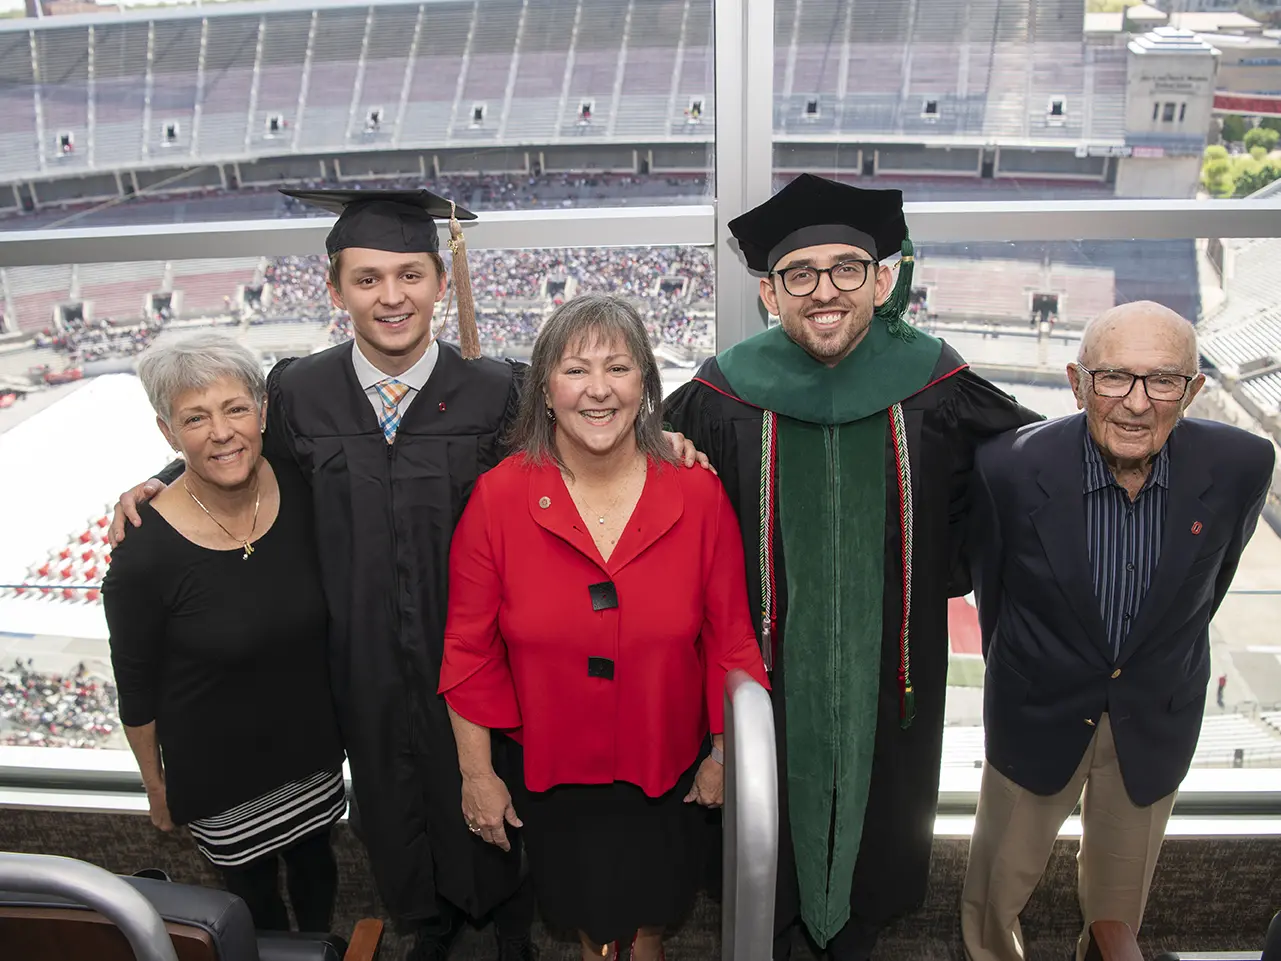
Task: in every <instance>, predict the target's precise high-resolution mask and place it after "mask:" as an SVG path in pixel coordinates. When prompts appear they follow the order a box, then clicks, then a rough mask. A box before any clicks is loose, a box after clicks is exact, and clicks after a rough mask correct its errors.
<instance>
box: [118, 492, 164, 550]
mask: <svg viewBox="0 0 1281 961" xmlns="http://www.w3.org/2000/svg"><path fill="white" fill-rule="evenodd" d="M165 486H166V485H165V482H164V481H162V480H161V479H160V478H158V477H153V478H151V479H150V480H148V481H144V482H143V483H141V484H139V485H138V486H137V487H134V488H131V489H130V490H127V491H125V492H124V493H123V494H121V495H120V500H118V501H116V511H115V514H114V515H113V516H112V518H111V529H110V531H109V532H108V536H109V537H110V540H111V546H112V547H113V548H114V547H116V546H118V545H119V544H120V542H121V541H123V540H124V539H125V521H126V520H128V521H129V523H130V524H132V525H133V526H134V527H141V526H142V515H140V514H139V513H138V508H139V507H140V506H141V505H143V504H145V503H147V501H149V500H151V499H152V498H153V497H155V496H156V495H157V494H159V493H160V492H161V491H162V490H164V489H165Z"/></svg>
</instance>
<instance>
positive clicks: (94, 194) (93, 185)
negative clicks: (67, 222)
mask: <svg viewBox="0 0 1281 961" xmlns="http://www.w3.org/2000/svg"><path fill="white" fill-rule="evenodd" d="M32 189H33V192H34V193H35V195H36V198H37V202H38V203H41V204H65V203H72V202H74V201H79V200H109V199H110V198H112V197H118V196H119V195H120V182H119V181H118V180H117V179H116V176H115V174H98V175H96V176H91V177H68V178H66V179H64V180H45V181H41V182H40V183H37V184H33V185H32Z"/></svg>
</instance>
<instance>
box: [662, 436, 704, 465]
mask: <svg viewBox="0 0 1281 961" xmlns="http://www.w3.org/2000/svg"><path fill="white" fill-rule="evenodd" d="M663 437H664V439H666V441H667V443H669V444H671V445H672V453H673V454H675V455H676V459H677V460H679V461H680V462H681V463H682V464H683V465H685V466H686V467H693V466H694V465H695V464H698V466H699V467H702V468H703V469H704V470H709V471H711V472H712V473H713V474H715V473H716V468H715V467H713V466H712V462H711V461H709V460H708V459H707V455H706V454H704V453H703V452H702V451H701V450H699V449H698V448H697V447H695V446H694V442H693V441H692V440H690V439H689V438H688V437H686V436H685V435H684V434H682V433H680V432H679V431H670V430H665V431H663Z"/></svg>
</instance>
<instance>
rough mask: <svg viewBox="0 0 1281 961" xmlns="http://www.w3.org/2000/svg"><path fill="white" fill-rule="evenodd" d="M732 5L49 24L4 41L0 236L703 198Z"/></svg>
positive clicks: (410, 9) (36, 24)
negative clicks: (374, 193)
mask: <svg viewBox="0 0 1281 961" xmlns="http://www.w3.org/2000/svg"><path fill="white" fill-rule="evenodd" d="M712 6H713V0H580V2H570V3H566V2H564V0H530V2H528V3H523V2H522V0H481V2H480V3H473V2H472V0H444V2H441V3H430V4H426V5H417V4H378V5H374V6H372V7H369V6H366V7H351V8H333V9H330V8H325V9H320V10H317V11H314V12H313V11H311V10H295V9H275V10H267V11H266V13H265V14H264V13H263V11H262V10H260V9H258V8H257V7H256V6H255V5H251V4H235V5H217V6H216V7H211V8H209V10H208V12H207V14H206V15H204V16H195V17H193V16H190V15H187V12H186V11H183V12H182V15H181V16H179V15H177V14H175V13H172V12H168V11H165V10H164V9H161V10H160V11H159V12H157V13H155V14H154V19H150V20H138V21H133V22H130V23H127V24H114V23H112V24H104V25H102V26H97V27H96V28H95V30H94V31H93V32H90V31H89V30H88V29H87V28H86V27H85V26H84V25H82V24H81V25H77V24H71V23H63V22H61V21H60V18H46V19H44V20H39V21H30V23H31V24H32V29H33V30H34V31H35V36H36V38H37V42H36V44H35V45H34V46H31V45H30V44H28V43H27V36H26V34H25V33H9V34H2V35H0V60H3V62H4V64H5V68H4V76H3V78H0V79H3V80H4V81H5V83H4V84H0V87H3V90H0V120H2V121H3V122H0V182H4V183H14V184H16V185H17V186H16V188H15V191H14V192H9V191H0V227H2V226H12V224H9V223H6V220H7V219H15V220H18V221H20V225H21V226H22V227H24V228H30V227H45V226H52V225H59V226H66V225H68V224H72V223H74V224H76V225H80V226H111V225H114V224H130V223H149V222H164V223H172V222H183V221H188V222H195V221H208V220H228V219H250V218H269V217H275V216H289V215H292V214H294V213H297V212H298V211H296V210H295V209H294V208H292V207H290V206H288V205H286V204H285V202H284V201H283V199H282V198H281V197H280V196H279V195H278V194H277V193H276V188H277V187H278V186H280V185H282V184H287V183H288V184H298V183H305V184H311V185H315V186H319V185H331V186H334V185H347V186H364V187H397V186H413V187H420V186H427V187H429V188H431V189H434V190H437V191H438V192H440V193H443V194H445V195H446V196H449V197H451V198H454V199H457V200H458V201H459V202H461V203H463V204H464V205H466V206H469V207H472V208H474V209H478V210H486V209H489V210H493V209H499V210H503V209H527V208H543V207H554V208H563V207H576V206H601V205H622V204H631V205H637V204H646V205H649V204H685V203H697V202H705V201H706V199H707V198H708V197H710V196H711V193H712V186H711V176H712V169H713V165H712V159H713V156H714V155H713V150H714V144H715V129H716V109H715V60H714V57H713V46H714V34H713V30H712ZM478 23H480V24H481V26H480V27H478V26H477V24H478ZM12 38H17V39H12ZM18 41H21V42H18ZM33 51H34V54H33ZM201 68H203V73H202V72H201ZM91 73H92V76H90V74H91ZM36 77H40V78H41V79H42V82H41V83H40V84H37V83H36V82H35V78H36ZM199 77H203V81H202V82H198V78H199ZM816 109H817V107H816ZM37 117H39V118H40V123H41V124H42V127H41V128H40V129H42V130H43V139H44V141H45V142H44V143H41V142H39V138H38V137H37V135H36V131H37V121H36V118H37ZM116 171H121V175H120V176H119V177H117V175H116ZM6 194H7V196H6ZM6 214H8V215H9V216H8V218H6V217H5V215H6ZM16 214H25V216H22V217H15V216H14V215H16ZM69 218H70V219H69Z"/></svg>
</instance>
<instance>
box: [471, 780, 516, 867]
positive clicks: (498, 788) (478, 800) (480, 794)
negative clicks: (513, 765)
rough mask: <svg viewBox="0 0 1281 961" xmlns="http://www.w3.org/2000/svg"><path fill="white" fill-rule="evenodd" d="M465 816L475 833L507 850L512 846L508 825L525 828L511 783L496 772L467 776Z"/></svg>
mask: <svg viewBox="0 0 1281 961" xmlns="http://www.w3.org/2000/svg"><path fill="white" fill-rule="evenodd" d="M463 817H464V818H466V819H467V827H468V828H469V829H470V830H471V832H472V833H473V834H475V835H477V836H478V837H481V838H483V839H484V840H486V841H488V842H489V843H490V844H493V845H496V846H497V847H500V848H502V849H503V850H504V851H510V850H511V849H512V846H511V842H510V841H508V840H507V828H506V825H508V824H510V825H511V826H512V827H514V828H518V827H522V824H521V820H520V818H518V817H517V816H516V809H515V808H513V807H512V796H511V793H510V792H509V791H508V790H507V785H506V784H504V783H503V779H502V778H500V777H499V776H498V775H497V774H494V773H493V772H492V771H491V772H490V773H488V774H473V775H463Z"/></svg>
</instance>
